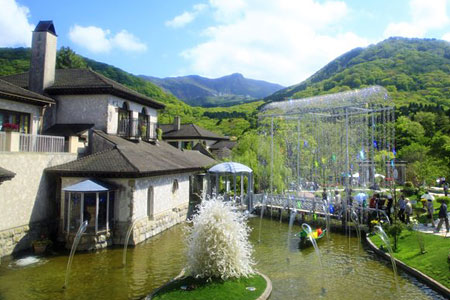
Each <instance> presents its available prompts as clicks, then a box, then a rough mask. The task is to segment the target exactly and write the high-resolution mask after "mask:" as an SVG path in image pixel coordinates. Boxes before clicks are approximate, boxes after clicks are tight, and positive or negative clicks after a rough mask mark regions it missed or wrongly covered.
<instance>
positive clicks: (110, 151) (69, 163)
mask: <svg viewBox="0 0 450 300" xmlns="http://www.w3.org/2000/svg"><path fill="white" fill-rule="evenodd" d="M56 41H57V39H56V32H55V28H54V25H53V23H52V22H51V21H43V22H40V23H39V24H38V25H37V27H36V29H35V31H34V32H33V42H32V55H31V67H30V72H27V73H22V74H16V75H11V76H4V77H2V78H0V113H1V112H2V111H7V114H0V115H1V116H5V115H6V116H7V117H8V118H10V119H11V120H13V121H14V122H16V123H15V124H18V126H17V127H18V129H17V130H16V131H17V132H15V133H12V134H9V133H8V136H13V137H14V136H15V137H16V141H17V137H19V142H17V143H16V144H18V145H19V146H17V147H16V148H18V149H11V145H12V144H14V138H12V142H11V139H10V140H7V141H6V142H5V144H7V145H8V147H9V149H6V151H5V150H3V152H0V166H1V167H4V168H6V169H8V170H10V171H12V172H14V173H16V176H15V177H14V178H13V179H12V180H10V181H7V182H5V183H3V184H2V185H1V186H0V233H5V234H0V237H2V236H5V237H6V236H7V238H6V239H5V240H2V239H1V238H0V247H1V246H2V243H3V244H8V246H7V247H8V249H7V250H5V251H2V252H1V253H0V256H1V255H5V254H9V253H11V252H12V251H16V250H20V249H23V248H24V247H27V246H28V247H29V246H30V243H31V241H32V240H33V239H36V234H34V233H33V234H30V232H31V231H32V230H31V229H30V228H31V227H32V226H31V224H32V223H33V222H37V221H39V222H40V223H39V224H41V223H46V224H47V225H45V226H44V225H42V224H41V225H40V226H35V228H37V229H36V230H34V231H33V232H37V233H38V232H39V231H45V232H46V233H51V232H54V231H56V232H57V237H58V239H59V240H61V241H66V243H67V245H69V244H70V243H71V241H72V239H73V235H74V233H75V232H76V230H77V228H78V227H79V226H80V224H81V223H82V222H84V221H88V230H87V232H86V233H85V236H84V237H83V239H82V244H83V246H82V247H83V248H84V249H96V248H102V247H106V246H108V245H111V244H121V243H123V242H124V234H125V232H126V230H127V229H128V228H129V227H130V225H132V224H135V225H136V226H135V230H134V231H133V238H132V239H131V243H133V244H136V243H138V242H141V241H143V240H144V239H146V238H148V237H150V236H153V235H154V234H157V233H158V232H160V231H161V230H164V229H166V228H168V227H170V226H172V225H174V224H176V223H179V222H180V221H182V220H184V219H185V218H186V215H187V207H188V204H189V196H190V186H191V185H194V184H193V181H194V180H195V178H197V176H196V174H198V173H199V172H203V171H204V170H205V168H206V167H207V166H209V165H211V164H213V163H214V160H213V159H211V158H209V157H207V156H205V155H203V154H201V153H199V152H197V151H187V150H186V151H183V150H181V149H176V148H174V147H171V146H170V145H169V144H167V143H165V142H162V141H157V137H156V126H157V122H158V113H157V111H158V110H159V109H162V108H164V105H163V104H161V103H159V102H157V101H155V100H153V99H151V98H149V97H147V96H145V95H142V94H140V93H138V92H136V91H134V90H131V89H129V88H127V87H125V86H123V85H121V84H119V83H117V82H115V81H113V80H111V79H108V78H106V77H105V76H103V75H101V74H98V73H96V72H94V71H92V70H88V69H62V70H55V59H56ZM13 90H14V91H13ZM11 91H13V92H14V93H11ZM10 94H12V96H11V95H10ZM3 95H6V96H5V97H3ZM33 105H34V106H33ZM2 109H3V110H2ZM10 112H17V114H16V117H10V116H11V115H12V113H10ZM4 118H5V117H4ZM27 118H28V119H27ZM10 119H8V120H10ZM17 120H19V121H17ZM2 124H3V123H2ZM8 126H10V125H8ZM13 127H16V126H13ZM19 131H20V132H19ZM28 132H29V133H32V135H30V141H31V142H30V143H29V144H30V145H31V148H30V149H31V150H32V151H29V152H33V153H26V154H25V153H22V152H23V151H19V150H21V149H22V144H24V143H23V141H22V140H24V141H25V140H26V139H25V138H24V137H25V135H26V134H27V133H28ZM40 133H46V134H52V135H53V136H52V137H51V145H53V144H54V142H55V141H58V143H62V148H61V149H60V150H59V152H61V153H57V154H55V153H54V152H56V151H53V150H52V151H51V152H52V153H51V154H49V153H47V152H48V151H47V150H48V149H47V148H45V149H43V150H41V148H39V149H37V148H36V147H35V145H36V143H35V141H36V140H38V139H42V140H45V139H48V138H49V136H48V135H38V134H40ZM2 134H3V133H2ZM0 137H1V136H0ZM1 141H2V140H0V145H1ZM44 144H45V143H44ZM13 150H14V151H13ZM15 150H17V151H15ZM36 150H37V151H36ZM0 151H2V150H1V149H0ZM17 152H19V153H17ZM63 152H66V153H63ZM67 152H69V153H67ZM44 170H46V171H45V172H44ZM28 181H32V182H33V183H32V184H29V183H28ZM195 185H197V186H198V184H195ZM6 195H7V196H6ZM5 197H6V198H5ZM13 203H15V205H12V204H13ZM17 203H19V204H17ZM4 212H5V215H3V213H4ZM6 213H9V214H10V215H6ZM44 227H45V228H46V229H45V230H44ZM17 228H21V229H20V230H16V229H17ZM11 230H12V231H11ZM16 232H17V233H16ZM19 244H21V245H22V246H20V247H18V246H17V245H19Z"/></svg>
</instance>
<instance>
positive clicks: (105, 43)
mask: <svg viewBox="0 0 450 300" xmlns="http://www.w3.org/2000/svg"><path fill="white" fill-rule="evenodd" d="M69 38H70V40H71V41H72V42H73V43H75V44H77V45H79V46H81V47H84V48H86V49H87V50H89V51H91V52H94V53H103V52H108V51H110V50H111V49H113V48H118V49H120V50H125V51H134V52H139V51H145V50H147V46H146V45H145V44H144V43H141V42H140V41H139V39H138V38H137V37H135V36H134V35H133V34H131V33H129V32H128V31H126V30H122V31H120V32H119V33H117V34H115V35H113V36H111V32H110V31H109V30H108V29H106V30H105V29H102V28H100V27H96V26H86V27H83V26H79V25H75V26H72V27H71V28H70V31H69Z"/></svg>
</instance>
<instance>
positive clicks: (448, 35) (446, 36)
mask: <svg viewBox="0 0 450 300" xmlns="http://www.w3.org/2000/svg"><path fill="white" fill-rule="evenodd" d="M442 39H443V40H444V41H447V42H450V32H447V33H446V34H444V35H443V36H442Z"/></svg>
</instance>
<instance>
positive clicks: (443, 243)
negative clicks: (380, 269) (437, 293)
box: [370, 230, 450, 288]
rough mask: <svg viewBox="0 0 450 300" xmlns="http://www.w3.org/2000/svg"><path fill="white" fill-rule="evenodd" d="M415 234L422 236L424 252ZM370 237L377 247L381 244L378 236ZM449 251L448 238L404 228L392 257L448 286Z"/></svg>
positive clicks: (449, 275) (449, 242) (449, 284)
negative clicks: (423, 252) (421, 252)
mask: <svg viewBox="0 0 450 300" xmlns="http://www.w3.org/2000/svg"><path fill="white" fill-rule="evenodd" d="M416 234H419V235H421V236H422V237H423V240H424V243H425V250H426V251H427V252H426V253H425V254H420V247H419V243H418V241H417V236H416ZM370 239H371V240H372V241H373V242H374V243H375V245H377V247H380V245H381V244H382V242H381V240H380V238H379V237H378V236H372V237H370ZM391 243H393V240H391ZM449 251H450V240H449V239H448V238H447V239H445V238H442V237H439V236H435V235H432V234H425V233H416V232H412V231H408V230H405V231H403V232H402V234H401V236H400V239H399V242H398V249H397V252H395V253H394V257H395V258H397V259H399V260H401V261H402V262H404V263H406V264H407V265H409V266H411V267H413V268H415V269H417V270H419V271H421V272H422V273H425V274H426V275H428V276H429V277H431V278H433V279H435V280H437V281H439V282H440V283H441V284H443V285H445V286H446V287H448V288H450V262H449V261H448V258H447V257H448V254H449Z"/></svg>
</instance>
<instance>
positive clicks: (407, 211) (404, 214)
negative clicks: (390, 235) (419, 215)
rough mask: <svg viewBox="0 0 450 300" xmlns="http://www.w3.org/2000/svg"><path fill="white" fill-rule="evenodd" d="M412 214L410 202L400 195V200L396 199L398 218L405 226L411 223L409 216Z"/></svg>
mask: <svg viewBox="0 0 450 300" xmlns="http://www.w3.org/2000/svg"><path fill="white" fill-rule="evenodd" d="M412 213H413V208H412V204H411V201H409V199H408V198H405V196H404V195H403V194H402V195H400V199H398V218H399V219H400V221H402V222H403V223H405V224H409V223H410V222H411V219H410V217H411V215H412Z"/></svg>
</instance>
